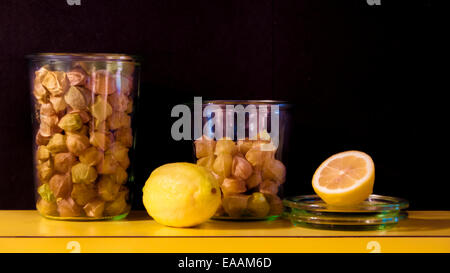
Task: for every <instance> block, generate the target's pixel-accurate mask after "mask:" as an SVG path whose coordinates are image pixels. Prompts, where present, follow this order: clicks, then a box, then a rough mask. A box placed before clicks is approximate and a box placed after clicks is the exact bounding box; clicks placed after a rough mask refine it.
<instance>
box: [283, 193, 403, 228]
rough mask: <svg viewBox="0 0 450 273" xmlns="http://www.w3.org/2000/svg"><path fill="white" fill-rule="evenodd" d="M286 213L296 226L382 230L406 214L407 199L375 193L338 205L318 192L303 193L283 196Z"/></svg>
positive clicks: (286, 216) (393, 224) (285, 215)
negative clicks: (362, 198)
mask: <svg viewBox="0 0 450 273" xmlns="http://www.w3.org/2000/svg"><path fill="white" fill-rule="evenodd" d="M283 205H284V206H285V211H284V215H283V216H284V217H285V218H288V219H289V220H290V221H291V222H292V224H294V225H296V226H304V227H310V228H319V229H333V230H381V229H386V228H391V227H393V226H395V225H396V224H397V223H398V222H399V221H400V220H403V219H405V218H406V217H407V213H406V212H405V211H404V210H405V209H406V208H408V206H409V203H408V201H407V200H405V199H401V198H396V197H390V196H382V195H376V194H372V195H370V196H369V198H368V199H367V200H366V201H364V202H362V203H361V204H359V205H357V206H352V207H337V206H331V205H327V204H326V203H324V202H323V201H322V200H321V199H320V197H318V196H317V195H301V196H295V197H290V198H286V199H284V200H283Z"/></svg>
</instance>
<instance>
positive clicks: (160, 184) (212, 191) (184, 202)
mask: <svg viewBox="0 0 450 273" xmlns="http://www.w3.org/2000/svg"><path fill="white" fill-rule="evenodd" d="M143 193H144V194H143V198H142V199H143V202H144V206H145V208H146V209H147V212H148V214H150V216H152V217H153V219H155V221H156V222H158V223H160V224H163V225H167V226H172V227H191V226H195V225H198V224H201V223H203V222H205V221H206V220H208V219H209V218H211V216H213V215H214V213H215V212H216V210H217V208H218V207H219V205H220V203H221V194H220V187H219V183H218V182H217V180H216V179H215V178H214V176H213V175H212V173H211V172H210V171H209V170H208V169H206V168H204V167H202V166H198V165H196V164H191V163H170V164H166V165H163V166H161V167H158V168H157V169H155V170H154V171H153V172H152V173H151V175H150V177H149V178H148V180H147V182H146V183H145V186H144V188H143Z"/></svg>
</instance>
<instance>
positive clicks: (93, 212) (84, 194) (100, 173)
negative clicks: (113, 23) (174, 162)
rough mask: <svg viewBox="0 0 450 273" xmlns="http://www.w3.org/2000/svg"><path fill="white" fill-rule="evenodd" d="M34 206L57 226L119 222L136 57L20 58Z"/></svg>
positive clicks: (126, 181) (128, 164)
mask: <svg viewBox="0 0 450 273" xmlns="http://www.w3.org/2000/svg"><path fill="white" fill-rule="evenodd" d="M27 57H28V59H29V73H30V80H31V86H30V87H31V88H30V91H31V103H32V109H33V116H32V124H33V133H34V136H35V137H34V138H33V155H34V167H35V168H34V170H35V176H34V177H35V179H34V182H35V188H36V207H37V210H38V211H39V213H40V214H41V215H42V216H44V217H47V218H51V219H60V220H99V219H122V218H124V217H126V216H127V214H128V212H129V211H130V204H131V200H130V197H131V196H130V186H131V185H132V183H133V180H134V177H133V172H132V170H133V168H132V166H133V150H134V133H135V130H134V128H133V118H134V112H135V111H134V109H135V105H136V99H137V97H138V94H139V70H140V69H139V68H140V64H139V62H138V60H137V58H136V57H134V56H129V55H120V54H71V53H67V54H66V53H43V54H36V55H31V56H27Z"/></svg>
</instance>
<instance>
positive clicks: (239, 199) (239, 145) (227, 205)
mask: <svg viewBox="0 0 450 273" xmlns="http://www.w3.org/2000/svg"><path fill="white" fill-rule="evenodd" d="M262 136H267V137H262ZM194 144H195V153H196V157H197V164H198V165H201V166H204V167H206V168H208V169H209V170H210V171H212V173H213V174H214V176H215V177H216V179H217V180H218V181H219V185H220V189H221V191H222V206H221V207H219V209H218V211H217V212H216V215H215V216H230V217H246V216H253V217H265V216H269V215H279V214H280V213H281V212H282V210H283V205H282V202H281V200H280V198H279V196H278V191H279V187H280V185H281V184H283V183H284V182H285V180H286V167H285V166H284V164H283V163H282V162H281V161H280V160H278V159H276V158H275V154H276V151H277V148H276V147H275V146H274V145H273V143H272V142H271V140H270V137H268V134H259V135H258V139H257V140H249V139H240V140H238V141H233V140H230V139H226V138H224V139H220V140H213V139H211V138H208V137H207V136H202V137H201V138H199V139H197V140H196V141H195V143H194Z"/></svg>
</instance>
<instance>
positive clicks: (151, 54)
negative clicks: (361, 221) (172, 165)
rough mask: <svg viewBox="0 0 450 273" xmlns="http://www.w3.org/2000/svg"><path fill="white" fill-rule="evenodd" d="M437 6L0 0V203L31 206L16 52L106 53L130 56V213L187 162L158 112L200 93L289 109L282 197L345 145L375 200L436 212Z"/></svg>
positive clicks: (24, 95)
mask: <svg viewBox="0 0 450 273" xmlns="http://www.w3.org/2000/svg"><path fill="white" fill-rule="evenodd" d="M392 2H395V3H392ZM438 10H439V7H438V6H437V4H436V2H435V1H431V0H428V1H426V0H423V1H387V0H381V6H370V5H368V4H367V1H366V0H348V1H331V0H302V1H299V0H272V1H269V0H254V1H248V0H241V1H235V0H227V1H207V0H205V1H194V0H193V1H172V0H164V1H150V0H145V1H144V0H141V1H137V0H126V1H125V0H115V1H111V0H95V1H93V0H81V6H72V7H70V6H68V5H67V4H66V1H65V0H54V1H50V0H48V1H45V0H39V1H38V0H34V1H33V0H21V1H15V0H1V1H0V178H1V181H0V209H32V208H34V189H33V187H34V185H33V180H32V155H31V140H32V135H31V112H30V106H29V94H30V91H29V88H28V83H29V79H28V71H27V69H28V68H27V62H26V60H25V58H24V56H25V55H26V54H30V53H35V52H118V53H134V54H138V55H141V56H142V57H143V65H142V74H141V98H140V106H141V107H140V111H139V113H138V115H139V117H140V119H139V120H138V131H139V136H138V139H137V141H138V143H137V159H136V178H137V179H136V180H137V186H136V189H135V195H136V198H135V202H134V208H137V209H142V208H143V207H142V205H141V201H140V190H141V188H142V186H143V184H144V183H145V180H146V179H147V177H148V175H149V174H150V173H151V171H152V170H153V169H154V168H156V167H157V166H159V165H162V164H164V163H168V162H175V161H192V146H191V145H192V144H191V143H189V142H175V141H173V140H171V138H170V128H171V125H172V122H173V121H174V120H175V119H173V118H170V111H171V109H172V106H173V105H176V104H178V103H182V102H186V101H189V100H192V99H193V97H194V96H202V97H203V99H279V100H288V101H290V102H291V103H293V104H294V105H295V111H294V122H293V127H294V130H293V135H292V141H291V144H290V153H289V168H288V181H287V183H286V188H285V193H286V194H288V195H294V194H306V193H312V187H311V184H310V183H311V182H310V181H311V177H312V175H313V173H314V170H315V169H316V168H317V167H318V166H319V164H320V163H321V162H322V161H323V160H325V159H326V158H327V157H328V156H330V155H332V154H334V153H337V152H341V151H344V150H350V149H356V150H362V151H365V152H366V153H368V154H370V155H371V156H372V157H373V159H374V162H375V165H376V182H375V188H374V192H375V193H378V194H387V195H392V196H399V197H404V198H407V199H408V200H409V201H410V203H411V208H412V209H420V210H427V209H433V210H440V209H442V210H449V209H450V203H449V202H447V196H448V192H447V190H446V187H448V186H447V185H448V183H449V180H448V160H445V158H446V150H447V148H448V147H447V142H448V139H449V135H448V132H447V131H448V130H445V127H447V126H448V113H447V111H446V110H447V109H448V106H447V103H446V101H445V100H444V99H443V97H442V96H443V93H444V87H443V86H441V85H439V84H438V82H439V81H440V80H442V79H444V78H443V77H444V76H443V75H444V72H448V68H447V69H446V68H445V67H446V66H448V64H447V63H445V62H444V61H443V55H444V52H445V51H444V46H443V40H444V38H445V36H447V34H448V30H445V29H444V25H443V24H441V22H440V18H441V17H440V16H439V15H438ZM445 91H448V90H445Z"/></svg>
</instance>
